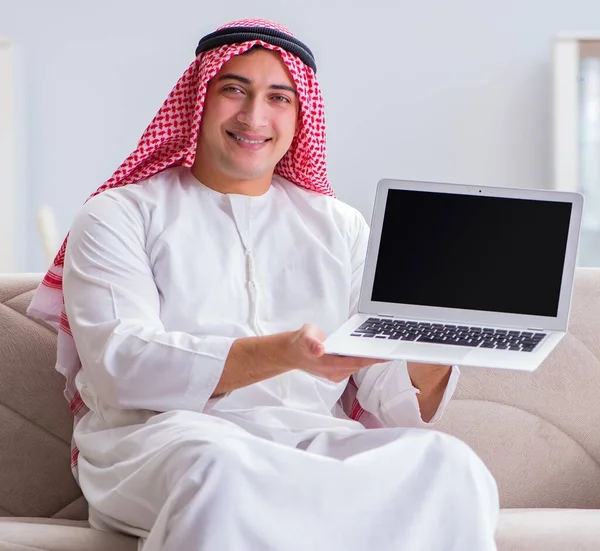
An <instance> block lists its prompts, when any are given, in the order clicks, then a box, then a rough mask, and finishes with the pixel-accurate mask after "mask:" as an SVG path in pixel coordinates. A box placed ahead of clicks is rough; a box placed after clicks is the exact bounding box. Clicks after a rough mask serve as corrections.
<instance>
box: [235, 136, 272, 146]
mask: <svg viewBox="0 0 600 551" xmlns="http://www.w3.org/2000/svg"><path fill="white" fill-rule="evenodd" d="M230 135H231V136H232V137H233V138H235V139H236V140H237V141H238V142H244V143H253V144H258V143H265V142H266V141H267V139H268V138H267V139H265V140H247V139H246V138H241V137H240V136H237V135H236V134H230Z"/></svg>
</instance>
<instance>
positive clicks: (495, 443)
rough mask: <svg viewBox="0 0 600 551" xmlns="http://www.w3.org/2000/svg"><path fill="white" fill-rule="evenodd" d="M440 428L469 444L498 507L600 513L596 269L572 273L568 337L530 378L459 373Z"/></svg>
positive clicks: (599, 293)
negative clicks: (493, 484)
mask: <svg viewBox="0 0 600 551" xmlns="http://www.w3.org/2000/svg"><path fill="white" fill-rule="evenodd" d="M461 371H462V376H461V379H460V383H459V387H458V389H457V392H456V395H455V399H454V400H452V401H451V402H450V404H449V406H448V410H447V412H446V414H445V415H444V417H443V418H442V420H441V421H440V423H439V426H438V427H436V428H439V429H441V430H444V431H446V432H449V433H451V434H454V435H456V436H458V437H459V438H460V439H461V440H464V441H465V442H467V443H468V444H470V445H471V446H472V447H473V448H474V449H475V450H476V451H477V452H478V453H479V455H480V457H481V458H482V459H483V460H484V461H485V463H486V464H487V465H488V467H489V468H490V470H491V471H492V473H493V474H494V475H495V477H496V480H497V481H498V486H499V488H500V500H501V504H502V506H503V507H566V508H571V507H573V508H600V268H585V269H584V268H578V269H577V272H576V279H575V289H574V293H573V304H572V309H571V321H570V325H569V331H568V333H567V335H566V336H565V337H564V338H563V340H562V341H561V342H560V344H559V345H558V347H557V348H556V349H555V350H554V351H553V352H552V353H551V354H550V356H549V357H548V358H547V359H546V361H545V362H544V364H543V365H542V366H540V367H539V368H538V369H537V370H536V371H535V372H533V373H524V372H518V371H509V370H490V369H477V368H462V370H461Z"/></svg>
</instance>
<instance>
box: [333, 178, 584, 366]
mask: <svg viewBox="0 0 600 551" xmlns="http://www.w3.org/2000/svg"><path fill="white" fill-rule="evenodd" d="M582 208H583V197H582V195H580V194H578V193H569V192H562V191H548V190H539V189H516V188H496V187H479V186H468V185H457V184H444V183H434V182H415V181H405V180H390V179H386V180H382V181H380V182H379V184H378V186H377V193H376V197H375V205H374V209H373V217H372V221H371V233H370V237H369V243H368V249H367V256H366V261H365V266H364V273H363V279H362V285H361V292H360V299H359V304H358V313H357V314H356V315H354V316H353V317H351V318H350V319H349V320H348V321H347V322H346V323H344V324H343V325H342V326H341V327H340V328H339V329H337V330H336V331H334V332H333V333H332V334H331V335H330V336H329V337H328V338H327V339H326V340H325V342H324V346H325V352H326V353H329V354H338V355H344V356H360V357H368V358H379V359H389V360H394V359H404V360H409V361H415V362H425V363H434V364H448V365H450V364H458V365H464V366H477V367H487V368H504V369H516V370H523V371H534V370H535V369H536V368H537V367H539V365H540V364H541V363H542V361H543V360H544V359H545V358H546V357H547V356H548V354H549V353H550V352H551V351H552V350H553V349H554V348H555V347H556V345H557V344H558V343H559V342H560V340H561V339H562V338H563V336H564V335H565V333H566V331H567V325H568V320H569V313H570V307H571V296H572V291H573V278H574V272H575V265H576V259H577V247H578V243H579V233H580V224H581V214H582Z"/></svg>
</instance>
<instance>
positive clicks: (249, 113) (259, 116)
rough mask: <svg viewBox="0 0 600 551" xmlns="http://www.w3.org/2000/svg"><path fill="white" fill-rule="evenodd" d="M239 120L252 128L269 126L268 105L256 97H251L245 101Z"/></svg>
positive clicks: (238, 116)
mask: <svg viewBox="0 0 600 551" xmlns="http://www.w3.org/2000/svg"><path fill="white" fill-rule="evenodd" d="M237 120H238V122H240V123H242V124H243V125H244V126H246V127H247V128H250V129H257V128H264V127H265V126H267V106H266V105H264V102H262V101H260V99H258V98H256V97H249V98H248V99H247V100H246V101H244V102H243V104H242V106H241V109H240V112H239V113H238V115H237Z"/></svg>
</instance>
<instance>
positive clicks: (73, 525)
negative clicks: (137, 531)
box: [0, 517, 138, 551]
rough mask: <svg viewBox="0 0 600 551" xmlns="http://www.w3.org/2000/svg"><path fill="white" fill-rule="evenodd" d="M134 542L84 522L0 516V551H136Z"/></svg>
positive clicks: (134, 539)
mask: <svg viewBox="0 0 600 551" xmlns="http://www.w3.org/2000/svg"><path fill="white" fill-rule="evenodd" d="M137 542H138V540H137V538H131V537H128V536H123V535H121V534H112V533H109V532H100V531H99V530H93V529H92V528H90V527H89V525H88V523H87V522H85V521H77V520H54V519H45V518H39V519H37V518H35V519H34V518H16V517H9V518H0V551H83V550H85V551H108V550H110V551H137Z"/></svg>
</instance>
